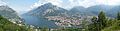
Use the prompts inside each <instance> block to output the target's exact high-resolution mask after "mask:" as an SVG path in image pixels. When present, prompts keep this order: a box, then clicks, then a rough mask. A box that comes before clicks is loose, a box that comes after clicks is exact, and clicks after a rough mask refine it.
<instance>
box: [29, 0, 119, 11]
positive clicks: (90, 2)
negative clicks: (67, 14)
mask: <svg viewBox="0 0 120 31" xmlns="http://www.w3.org/2000/svg"><path fill="white" fill-rule="evenodd" d="M48 2H50V3H52V4H53V5H56V6H58V7H62V8H65V9H71V8H72V7H74V6H83V7H85V8H87V7H90V6H94V5H100V4H104V5H120V0H39V1H38V2H36V3H34V4H33V5H32V6H31V8H35V7H38V6H41V5H43V4H45V3H48Z"/></svg>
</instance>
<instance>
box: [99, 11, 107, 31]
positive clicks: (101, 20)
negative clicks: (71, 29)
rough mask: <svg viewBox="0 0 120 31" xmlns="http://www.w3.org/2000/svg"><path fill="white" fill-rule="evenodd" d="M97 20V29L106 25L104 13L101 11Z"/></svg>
mask: <svg viewBox="0 0 120 31" xmlns="http://www.w3.org/2000/svg"><path fill="white" fill-rule="evenodd" d="M97 22H98V24H99V30H101V29H103V28H104V27H105V26H106V15H105V13H104V12H103V11H101V12H100V13H99V15H98V21H97Z"/></svg>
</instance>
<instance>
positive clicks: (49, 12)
mask: <svg viewBox="0 0 120 31" xmlns="http://www.w3.org/2000/svg"><path fill="white" fill-rule="evenodd" d="M66 11H67V10H66V9H63V8H60V7H57V6H55V5H52V4H51V3H46V4H44V5H41V6H39V7H37V8H34V9H33V10H31V11H30V12H28V13H25V14H30V15H35V16H41V17H42V16H57V15H61V14H63V13H65V12H66Z"/></svg>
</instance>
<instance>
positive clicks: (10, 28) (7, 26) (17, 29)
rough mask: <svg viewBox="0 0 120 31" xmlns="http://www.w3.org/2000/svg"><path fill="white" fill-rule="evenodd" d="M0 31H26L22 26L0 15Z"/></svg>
mask: <svg viewBox="0 0 120 31" xmlns="http://www.w3.org/2000/svg"><path fill="white" fill-rule="evenodd" d="M0 31H27V29H26V28H25V27H23V26H18V25H16V24H13V23H12V22H10V21H8V20H7V19H6V18H3V17H2V16H0Z"/></svg>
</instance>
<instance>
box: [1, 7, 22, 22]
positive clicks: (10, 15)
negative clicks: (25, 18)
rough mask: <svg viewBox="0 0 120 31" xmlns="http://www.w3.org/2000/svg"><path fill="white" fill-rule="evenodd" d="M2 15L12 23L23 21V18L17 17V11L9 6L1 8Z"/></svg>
mask: <svg viewBox="0 0 120 31" xmlns="http://www.w3.org/2000/svg"><path fill="white" fill-rule="evenodd" d="M0 15H2V16H4V17H5V18H7V19H8V20H10V21H12V22H18V21H22V20H21V18H20V17H19V16H18V15H17V13H16V11H14V10H13V9H12V8H10V7H8V6H0Z"/></svg>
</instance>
